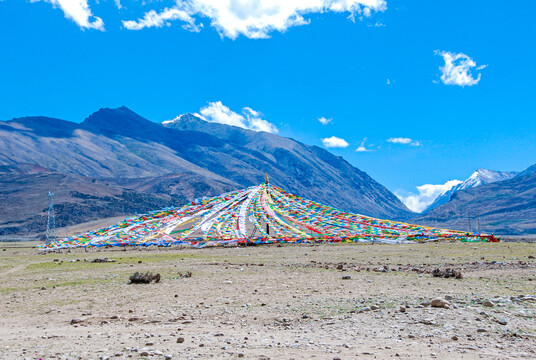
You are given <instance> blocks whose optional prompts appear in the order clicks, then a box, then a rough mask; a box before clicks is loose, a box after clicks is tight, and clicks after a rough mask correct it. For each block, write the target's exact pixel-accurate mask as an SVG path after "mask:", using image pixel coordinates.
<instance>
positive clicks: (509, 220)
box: [414, 166, 536, 235]
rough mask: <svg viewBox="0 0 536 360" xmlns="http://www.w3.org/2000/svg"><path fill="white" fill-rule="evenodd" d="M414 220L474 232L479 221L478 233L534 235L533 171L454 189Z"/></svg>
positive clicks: (535, 197) (535, 186)
mask: <svg viewBox="0 0 536 360" xmlns="http://www.w3.org/2000/svg"><path fill="white" fill-rule="evenodd" d="M531 168H534V166H533V167H531ZM531 168H529V169H531ZM529 169H527V170H529ZM468 217H471V220H469V218H468ZM414 221H415V222H420V223H424V224H428V225H433V226H441V227H447V228H453V229H459V230H472V231H476V230H478V225H479V224H480V229H481V231H482V232H488V233H498V234H512V235H518V234H535V233H536V172H531V171H525V172H522V173H520V174H519V175H517V176H515V177H513V178H511V179H508V180H504V181H498V182H493V183H491V184H487V185H481V186H478V187H475V188H470V189H467V190H460V191H457V192H455V193H454V194H453V195H452V196H451V198H450V201H448V202H447V203H445V204H443V205H441V206H438V207H437V208H435V209H433V210H431V211H430V212H428V213H427V214H425V215H424V216H421V217H419V218H417V219H414ZM470 221H471V228H469V222H470Z"/></svg>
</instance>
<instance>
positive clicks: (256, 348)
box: [0, 243, 536, 359]
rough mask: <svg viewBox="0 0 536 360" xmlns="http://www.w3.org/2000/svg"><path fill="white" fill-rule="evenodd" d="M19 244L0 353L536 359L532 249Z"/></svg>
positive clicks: (4, 298)
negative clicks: (135, 278)
mask: <svg viewBox="0 0 536 360" xmlns="http://www.w3.org/2000/svg"><path fill="white" fill-rule="evenodd" d="M20 246H21V245H20V244H0V273H1V274H2V282H0V300H1V303H2V304H3V306H2V307H0V358H1V359H39V358H42V359H127V358H132V359H194V358H245V359H268V358H270V359H309V358H317V359H353V358H365V359H386V358H406V359H415V358H419V359H421V358H422V359H430V358H437V359H473V358H479V359H507V358H526V359H534V358H536V320H535V315H536V261H535V259H534V257H535V256H536V247H535V245H534V244H525V243H500V244H467V243H465V244H463V243H441V244H415V245H381V244H374V245H353V244H344V245H319V246H312V245H283V246H277V245H273V246H256V247H241V248H236V247H230V248H207V249H184V248H182V249H176V248H175V249H164V248H153V249H142V248H140V249H132V248H130V249H127V250H123V249H112V250H102V251H101V250H95V249H93V250H89V251H88V252H85V251H84V250H76V251H72V252H71V253H65V252H63V253H61V254H58V253H53V254H46V255H42V254H38V251H37V250H36V249H35V248H31V247H25V248H22V247H20ZM4 249H5V250H4ZM96 258H98V259H105V258H107V259H108V260H109V261H108V262H92V260H93V259H96ZM436 268H439V269H440V270H441V271H443V270H445V269H447V268H450V269H451V270H453V271H454V272H461V274H462V278H461V279H456V278H453V277H449V278H440V277H433V274H432V272H433V270H435V269H436ZM136 271H138V272H143V273H144V272H147V271H152V272H153V273H155V274H156V273H159V274H160V275H161V280H160V282H159V283H151V284H128V282H129V276H130V275H131V274H133V273H134V272H136ZM188 272H191V276H189V275H190V274H188ZM442 273H443V272H442ZM348 277H349V278H348ZM436 298H441V300H438V299H436ZM434 299H435V301H433V300H434ZM430 303H432V304H433V305H438V306H445V307H432V306H431V305H430Z"/></svg>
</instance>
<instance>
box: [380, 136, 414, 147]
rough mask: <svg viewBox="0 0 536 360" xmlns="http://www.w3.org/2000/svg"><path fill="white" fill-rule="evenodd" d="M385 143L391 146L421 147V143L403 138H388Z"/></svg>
mask: <svg viewBox="0 0 536 360" xmlns="http://www.w3.org/2000/svg"><path fill="white" fill-rule="evenodd" d="M387 141H388V142H390V143H393V144H403V145H411V146H421V143H420V142H419V141H416V140H413V139H410V138H404V137H396V138H389V139H387Z"/></svg>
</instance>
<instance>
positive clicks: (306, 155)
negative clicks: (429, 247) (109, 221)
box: [0, 107, 412, 235]
mask: <svg viewBox="0 0 536 360" xmlns="http://www.w3.org/2000/svg"><path fill="white" fill-rule="evenodd" d="M23 164H24V165H23ZM2 165H4V166H5V173H4V175H2V177H0V186H4V182H7V183H9V184H10V189H13V186H15V185H16V184H17V182H20V184H25V185H24V186H22V185H21V186H19V187H18V188H17V190H16V191H11V190H6V191H5V192H4V193H3V195H2V196H3V200H4V201H6V202H2V203H10V202H11V201H13V200H14V199H17V201H18V200H20V199H24V194H25V192H27V191H29V192H32V191H33V192H35V194H34V195H35V196H39V201H38V200H37V197H32V198H31V199H33V200H31V201H30V200H28V201H27V202H28V204H27V206H28V209H34V210H30V212H31V211H33V212H34V215H36V216H37V215H39V216H42V215H43V212H42V211H43V203H42V201H45V203H46V194H47V192H48V190H55V189H57V188H61V186H64V187H65V190H66V191H68V192H71V191H74V192H80V193H83V192H82V191H80V190H78V188H80V187H82V188H84V189H87V191H88V193H87V194H89V195H91V196H97V197H100V196H101V195H102V196H104V198H105V199H104V200H98V201H95V206H94V207H93V208H91V207H89V208H87V209H86V208H84V211H85V210H87V211H86V212H84V213H83V214H82V215H81V216H79V217H77V218H76V219H74V218H73V217H68V219H70V220H69V221H67V220H65V222H64V223H62V224H65V225H70V224H74V223H77V222H80V221H82V220H86V219H87V220H90V219H95V218H98V217H99V216H104V215H105V214H104V213H102V212H101V211H100V208H102V209H104V208H106V206H107V205H105V204H104V203H105V202H108V203H109V204H112V205H110V206H112V208H113V209H118V208H119V205H117V202H121V200H120V198H121V196H123V195H122V194H123V193H124V192H127V194H126V195H125V196H124V197H123V198H125V199H126V198H128V197H131V196H136V197H137V198H138V200H139V201H138V200H136V201H138V202H133V205H132V206H131V207H130V208H128V209H124V210H125V212H132V211H142V209H143V211H146V210H147V209H148V206H145V205H146V204H145V203H144V201H145V200H143V199H146V203H147V204H151V205H154V208H158V207H162V206H161V205H165V204H170V203H173V204H176V205H181V204H183V203H184V202H186V201H187V200H192V199H194V198H199V197H202V196H213V195H218V194H221V193H222V192H226V191H230V190H233V189H239V188H243V187H247V186H251V185H256V184H259V183H260V182H262V181H263V179H264V175H265V173H268V175H269V176H270V180H271V181H272V182H273V183H274V184H275V185H278V186H281V187H283V188H285V189H286V190H288V191H290V192H293V193H296V194H298V195H301V196H305V197H307V198H310V199H314V200H317V201H320V202H323V203H326V204H328V205H332V206H336V207H339V208H341V209H344V210H348V211H354V212H359V213H363V214H366V215H371V216H376V217H384V218H398V219H401V218H409V217H411V216H412V213H411V212H410V211H409V210H408V209H407V208H406V207H405V206H404V205H403V204H402V203H401V202H400V200H398V198H396V196H394V195H393V194H392V193H391V192H390V191H389V190H387V189H386V188H385V187H384V186H382V185H380V184H378V183H377V182H376V181H374V180H373V179H372V178H371V177H370V176H368V175H367V174H366V173H364V172H363V171H360V170H359V169H357V168H355V167H353V166H352V165H350V164H349V163H348V162H347V161H345V160H344V159H343V158H341V157H338V156H335V155H333V154H331V153H330V152H328V151H326V150H324V149H322V148H319V147H317V146H309V145H305V144H303V143H300V142H298V141H295V140H293V139H288V138H284V137H281V136H278V135H274V134H270V133H266V132H254V131H250V130H245V129H242V128H238V127H234V126H228V125H223V124H214V123H209V122H206V121H204V120H203V119H201V118H199V117H197V116H195V115H191V114H186V115H183V116H181V117H179V118H177V120H175V121H171V122H166V123H164V124H158V123H154V122H151V121H149V120H147V119H145V118H143V117H141V116H139V115H138V114H136V113H134V112H133V111H131V110H130V109H128V108H126V107H121V108H118V109H100V110H99V111H97V112H95V113H94V114H92V115H90V116H89V117H88V118H87V119H85V120H84V121H83V122H82V123H81V124H77V123H72V122H68V121H64V120H59V119H54V118H47V117H25V118H18V119H13V120H10V121H0V166H2ZM10 166H11V167H13V166H15V167H18V170H16V172H18V173H17V174H14V173H10V174H9V175H8V170H7V169H9V167H10ZM32 169H33V170H32ZM24 171H26V172H30V173H28V174H24V173H23V172H24ZM32 172H37V174H34V173H32ZM10 176H11V177H10ZM32 177H33V178H32ZM32 182H35V183H36V184H34V185H35V186H34V185H32ZM65 184H67V185H65ZM69 184H73V185H72V186H71V185H69ZM82 184H83V185H82ZM30 185H32V186H33V187H32V186H30ZM60 185H61V186H60ZM108 187H109V189H108ZM31 189H33V190H31ZM17 196H20V197H17ZM110 196H111V197H110ZM143 196H149V197H147V198H144V197H143ZM112 197H113V199H112ZM86 200H87V201H86V203H85V204H87V205H88V206H89V204H90V203H91V201H90V199H89V198H88V199H86ZM32 201H35V206H33V205H31V203H32ZM58 201H59V204H60V205H61V204H62V203H63V202H65V203H66V204H70V203H72V202H71V198H66V199H63V200H62V199H61V198H60V197H58ZM75 203H76V202H75ZM114 204H115V205H114ZM45 205H46V204H45ZM60 205H58V206H60ZM116 205H117V206H116ZM156 205H158V206H156ZM32 206H33V207H32ZM84 206H85V205H84ZM127 210H128V211H127ZM73 211H74V210H73ZM91 211H93V213H91ZM109 213H112V211H110V212H109ZM115 213H117V212H115ZM115 213H114V214H115ZM107 214H108V213H106V215H107ZM27 215H28V214H26V215H24V216H22V215H21V216H20V217H18V215H17V214H16V212H14V213H12V215H10V216H7V215H6V214H5V213H4V214H2V213H0V227H1V226H4V225H5V224H6V223H8V222H9V223H10V224H13V221H14V222H15V223H16V222H17V221H18V222H24V221H25V219H27V218H28V217H27ZM66 216H67V215H66ZM65 219H67V217H66V218H65ZM59 221H60V223H61V221H62V220H61V219H60V220H59ZM21 224H22V223H21ZM17 226H18V225H17ZM17 226H14V227H13V226H11V225H9V226H8V227H11V228H12V230H9V231H12V232H15V233H16V232H17V231H18V230H17ZM23 228H24V226H22V225H21V227H19V228H18V229H19V230H20V231H26V232H28V231H27V229H26V230H23ZM26 228H28V227H26ZM4 229H5V227H4ZM13 229H14V230H13ZM32 229H33V230H35V231H37V230H38V229H39V226H36V227H35V228H32ZM43 229H44V227H43ZM1 231H2V230H0V235H1V233H2V232H1ZM4 232H5V231H4Z"/></svg>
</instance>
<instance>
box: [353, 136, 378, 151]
mask: <svg viewBox="0 0 536 360" xmlns="http://www.w3.org/2000/svg"><path fill="white" fill-rule="evenodd" d="M366 142H367V138H364V139H363V141H361V145H359V147H358V148H357V149H355V151H357V152H368V151H374V150H372V149H368V148H367V147H366V146H365V143H366Z"/></svg>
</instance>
